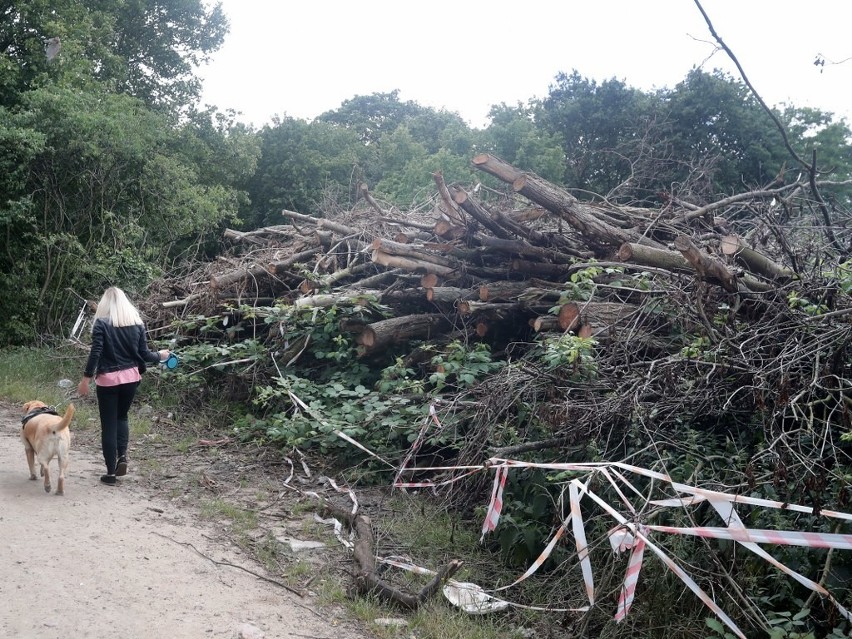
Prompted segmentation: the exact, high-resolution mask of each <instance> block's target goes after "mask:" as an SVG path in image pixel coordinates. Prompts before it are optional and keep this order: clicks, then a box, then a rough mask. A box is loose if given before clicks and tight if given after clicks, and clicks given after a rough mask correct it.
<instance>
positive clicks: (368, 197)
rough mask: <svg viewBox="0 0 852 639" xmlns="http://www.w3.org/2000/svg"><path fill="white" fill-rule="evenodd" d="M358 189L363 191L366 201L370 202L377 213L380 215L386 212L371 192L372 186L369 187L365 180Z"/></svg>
mask: <svg viewBox="0 0 852 639" xmlns="http://www.w3.org/2000/svg"><path fill="white" fill-rule="evenodd" d="M358 190H359V191H360V192H361V197H363V198H364V201H365V202H366V203H367V204H369V205H370V206H371V207H372V209H373V210H374V211H375V212H376V213H378V214H379V215H384V214H385V212H384V211H383V210H382V207H381V206H379V203H378V202H376V200H375V198H374V197H373V196H372V195H371V194H370V187H368V186H367V184H366V183H365V182H361V184H360V185H359V186H358Z"/></svg>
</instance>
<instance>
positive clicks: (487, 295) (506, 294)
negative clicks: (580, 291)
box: [479, 279, 562, 302]
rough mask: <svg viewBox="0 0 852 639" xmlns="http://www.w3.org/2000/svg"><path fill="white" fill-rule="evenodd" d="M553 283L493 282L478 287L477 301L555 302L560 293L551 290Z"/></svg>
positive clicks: (528, 281)
mask: <svg viewBox="0 0 852 639" xmlns="http://www.w3.org/2000/svg"><path fill="white" fill-rule="evenodd" d="M554 286H555V284H554V283H553V282H547V281H545V280H539V279H531V280H523V281H516V280H494V281H491V282H486V283H485V284H480V285H479V301H481V302H508V301H515V300H522V301H525V302H544V301H552V302H555V301H556V300H558V299H559V298H560V296H561V295H562V292H561V291H559V290H557V289H555V288H553V287H554Z"/></svg>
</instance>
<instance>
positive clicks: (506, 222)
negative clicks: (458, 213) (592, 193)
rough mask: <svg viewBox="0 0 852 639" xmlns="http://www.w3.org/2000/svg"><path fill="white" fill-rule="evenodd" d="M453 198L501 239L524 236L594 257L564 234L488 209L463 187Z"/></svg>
mask: <svg viewBox="0 0 852 639" xmlns="http://www.w3.org/2000/svg"><path fill="white" fill-rule="evenodd" d="M453 200H454V201H455V202H456V203H457V204H458V205H459V206H461V207H462V209H463V210H464V211H465V212H466V213H468V214H469V215H470V216H471V217H472V218H474V219H475V220H476V221H477V222H479V223H480V224H482V225H483V226H484V227H486V228H487V229H488V230H489V231H491V232H492V233H494V235H495V236H497V237H498V238H500V239H505V240H510V239H515V238H523V239H525V240H527V241H528V242H529V243H530V244H532V245H533V246H541V247H556V248H558V249H559V250H560V251H562V252H563V253H566V254H567V255H573V256H575V257H583V258H589V257H594V256H593V255H592V254H590V253H587V252H584V251H580V250H578V249H577V247H576V246H573V244H572V243H571V241H570V240H569V239H568V238H566V237H564V236H562V235H558V234H545V233H542V232H540V231H536V230H535V229H531V228H529V227H528V226H525V225H523V224H520V223H519V222H517V221H515V220H513V219H512V218H511V217H510V216H509V215H504V214H503V213H500V212H499V211H494V212H490V211H488V209H486V208H485V207H484V206H482V205H481V204H479V203H478V202H477V201H476V200H474V199H473V198H472V197H470V196H469V195H468V194H467V193H465V192H464V191H463V190H462V189H459V188H456V189H455V190H454V192H453Z"/></svg>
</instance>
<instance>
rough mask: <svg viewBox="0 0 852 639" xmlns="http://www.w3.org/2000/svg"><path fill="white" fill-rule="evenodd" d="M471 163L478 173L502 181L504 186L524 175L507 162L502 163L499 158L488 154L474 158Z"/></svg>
mask: <svg viewBox="0 0 852 639" xmlns="http://www.w3.org/2000/svg"><path fill="white" fill-rule="evenodd" d="M472 162H473V166H475V167H476V168H477V169H479V170H480V171H485V172H486V173H490V174H491V175H493V176H494V177H496V178H499V179H501V180H503V181H504V182H505V183H506V184H511V183H512V182H514V181H515V180H517V179H518V178H519V177H521V176H522V175H523V174H524V172H523V171H521V170H519V169H516V168H515V167H514V166H512V165H511V164H509V163H508V162H504V161H503V160H501V159H500V158H497V157H494V156H493V155H490V154H488V153H480V154H479V155H477V156H474V158H473V160H472Z"/></svg>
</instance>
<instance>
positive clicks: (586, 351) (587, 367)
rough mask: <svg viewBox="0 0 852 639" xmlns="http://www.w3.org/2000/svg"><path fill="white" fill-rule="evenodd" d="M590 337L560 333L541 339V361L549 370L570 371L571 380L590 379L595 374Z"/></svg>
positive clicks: (593, 341) (592, 342) (593, 353)
mask: <svg viewBox="0 0 852 639" xmlns="http://www.w3.org/2000/svg"><path fill="white" fill-rule="evenodd" d="M596 344H597V342H596V341H595V340H594V339H593V338H591V337H578V336H577V335H572V334H571V333H561V334H559V335H558V336H557V337H550V336H546V337H542V338H541V339H540V345H541V351H542V352H541V361H542V363H543V364H544V366H545V368H547V369H549V370H556V369H561V370H563V371H570V373H569V377H570V378H571V379H575V380H580V379H591V378H594V377H595V376H596V374H597V367H596V365H595V351H594V349H595V345H596Z"/></svg>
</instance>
